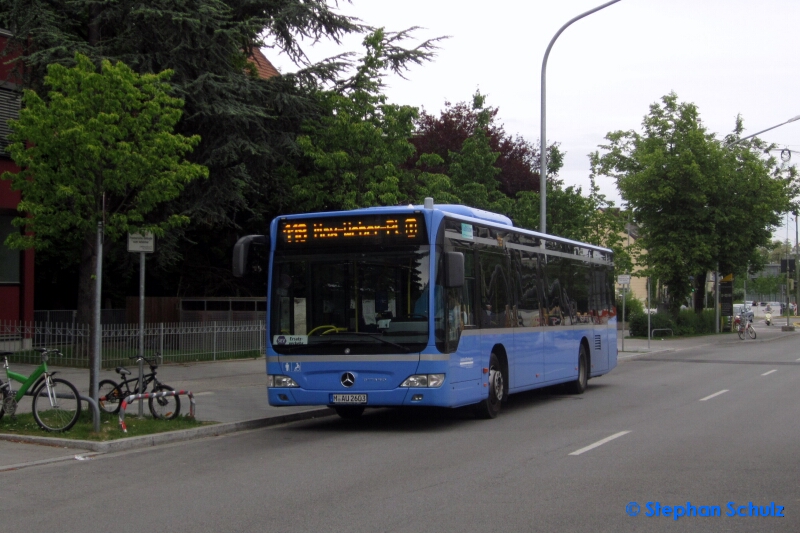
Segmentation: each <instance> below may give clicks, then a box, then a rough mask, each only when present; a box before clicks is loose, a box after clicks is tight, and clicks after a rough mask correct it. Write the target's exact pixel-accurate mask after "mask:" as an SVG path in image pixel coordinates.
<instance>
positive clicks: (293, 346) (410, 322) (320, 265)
mask: <svg viewBox="0 0 800 533" xmlns="http://www.w3.org/2000/svg"><path fill="white" fill-rule="evenodd" d="M429 254H430V247H429V246H427V245H425V246H398V247H393V248H387V249H379V250H374V251H373V250H371V251H369V252H365V251H358V252H342V251H338V252H337V251H336V250H331V251H327V250H326V251H317V252H316V253H313V254H309V253H298V252H276V253H275V256H274V262H273V277H272V300H271V302H270V305H271V309H270V316H271V323H270V334H269V340H270V342H271V343H272V346H273V348H274V349H275V351H276V352H277V353H279V354H284V355H288V354H292V355H297V354H314V355H333V354H336V355H341V354H343V353H345V354H353V355H358V354H381V353H384V354H397V353H411V352H419V351H420V350H422V348H423V347H424V346H425V345H426V344H427V343H428V320H427V314H428V300H427V298H428V291H427V290H426V288H427V285H428V272H429V268H428V267H429Z"/></svg>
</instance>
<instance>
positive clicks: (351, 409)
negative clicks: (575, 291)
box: [334, 405, 364, 420]
mask: <svg viewBox="0 0 800 533" xmlns="http://www.w3.org/2000/svg"><path fill="white" fill-rule="evenodd" d="M334 409H336V414H337V415H339V416H340V417H341V418H343V419H345V420H357V419H359V418H361V415H362V414H364V408H363V407H356V406H353V405H347V406H340V407H334Z"/></svg>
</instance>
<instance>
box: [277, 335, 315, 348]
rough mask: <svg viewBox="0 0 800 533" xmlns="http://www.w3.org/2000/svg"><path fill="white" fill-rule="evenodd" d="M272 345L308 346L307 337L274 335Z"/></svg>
mask: <svg viewBox="0 0 800 533" xmlns="http://www.w3.org/2000/svg"><path fill="white" fill-rule="evenodd" d="M272 344H277V345H278V346H287V345H294V344H308V335H275V336H274V337H272Z"/></svg>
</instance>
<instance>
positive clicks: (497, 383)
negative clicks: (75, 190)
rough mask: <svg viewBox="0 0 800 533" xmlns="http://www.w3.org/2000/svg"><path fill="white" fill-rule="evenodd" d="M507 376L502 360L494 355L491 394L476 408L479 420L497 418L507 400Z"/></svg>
mask: <svg viewBox="0 0 800 533" xmlns="http://www.w3.org/2000/svg"><path fill="white" fill-rule="evenodd" d="M505 383H506V376H505V375H503V367H502V366H500V360H499V359H498V358H497V356H496V355H495V354H494V353H492V355H491V356H490V357H489V393H488V394H487V395H486V399H484V400H482V401H481V402H480V403H478V404H477V405H476V406H475V414H476V415H477V417H478V418H483V419H487V420H488V419H490V418H495V417H496V416H497V415H498V414H499V413H500V408H501V406H502V403H503V400H504V399H505Z"/></svg>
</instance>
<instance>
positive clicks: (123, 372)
mask: <svg viewBox="0 0 800 533" xmlns="http://www.w3.org/2000/svg"><path fill="white" fill-rule="evenodd" d="M116 371H117V374H119V375H120V376H126V375H128V374H130V373H131V371H130V370H128V369H127V368H125V367H124V366H118V367H117V368H116Z"/></svg>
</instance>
